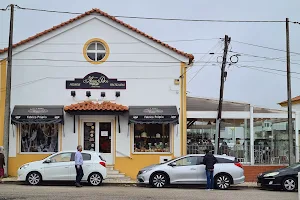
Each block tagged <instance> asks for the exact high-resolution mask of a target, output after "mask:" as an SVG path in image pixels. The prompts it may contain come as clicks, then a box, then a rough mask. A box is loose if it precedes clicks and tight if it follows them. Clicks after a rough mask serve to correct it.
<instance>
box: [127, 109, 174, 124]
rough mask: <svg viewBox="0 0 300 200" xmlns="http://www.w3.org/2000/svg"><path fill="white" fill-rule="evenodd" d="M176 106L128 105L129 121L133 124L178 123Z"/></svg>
mask: <svg viewBox="0 0 300 200" xmlns="http://www.w3.org/2000/svg"><path fill="white" fill-rule="evenodd" d="M178 117H179V115H178V112H177V108H176V106H129V122H130V123H135V124H171V123H178Z"/></svg>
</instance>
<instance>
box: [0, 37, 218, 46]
mask: <svg viewBox="0 0 300 200" xmlns="http://www.w3.org/2000/svg"><path fill="white" fill-rule="evenodd" d="M208 40H219V38H195V39H178V40H161V42H168V43H172V42H195V41H208ZM106 42H107V43H109V44H141V43H143V42H142V41H136V42H114V41H111V42H110V41H106ZM0 44H7V43H5V42H0ZM39 45H64V46H65V45H82V46H83V45H84V43H79V42H68V43H63V42H55V43H41V44H39Z"/></svg>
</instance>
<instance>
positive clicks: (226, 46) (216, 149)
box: [215, 35, 231, 154]
mask: <svg viewBox="0 0 300 200" xmlns="http://www.w3.org/2000/svg"><path fill="white" fill-rule="evenodd" d="M230 39H231V38H229V37H228V35H225V39H224V52H223V61H222V68H221V83H220V84H221V85H220V98H219V106H218V117H217V120H216V122H217V123H216V128H217V134H216V135H215V154H218V151H219V146H220V145H219V143H220V136H221V120H222V105H223V92H224V82H225V78H226V77H227V72H226V71H225V68H226V62H227V52H228V45H229V43H230Z"/></svg>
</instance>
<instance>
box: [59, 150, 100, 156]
mask: <svg viewBox="0 0 300 200" xmlns="http://www.w3.org/2000/svg"><path fill="white" fill-rule="evenodd" d="M64 152H66V153H67V152H74V153H75V152H77V150H69V151H68V150H65V151H59V152H57V153H64ZM81 153H89V154H99V155H100V153H98V152H96V151H89V150H83V151H81Z"/></svg>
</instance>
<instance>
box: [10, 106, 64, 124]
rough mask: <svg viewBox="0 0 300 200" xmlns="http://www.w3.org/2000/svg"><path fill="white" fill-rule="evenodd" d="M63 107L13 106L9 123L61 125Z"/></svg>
mask: <svg viewBox="0 0 300 200" xmlns="http://www.w3.org/2000/svg"><path fill="white" fill-rule="evenodd" d="M63 109H64V106H37V105H35V106H15V107H14V110H13V112H12V114H11V123H12V124H18V123H21V124H22V123H29V124H33V123H62V124H63V122H64V110H63Z"/></svg>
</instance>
